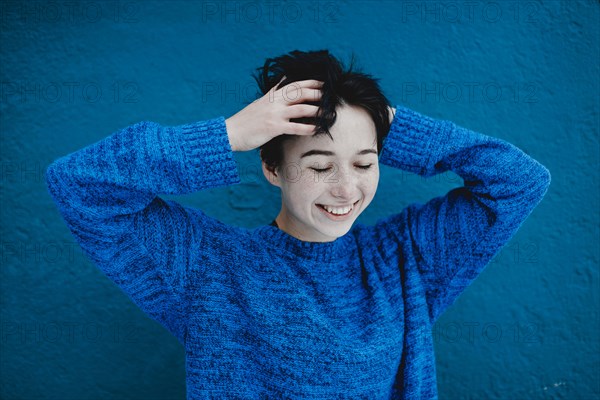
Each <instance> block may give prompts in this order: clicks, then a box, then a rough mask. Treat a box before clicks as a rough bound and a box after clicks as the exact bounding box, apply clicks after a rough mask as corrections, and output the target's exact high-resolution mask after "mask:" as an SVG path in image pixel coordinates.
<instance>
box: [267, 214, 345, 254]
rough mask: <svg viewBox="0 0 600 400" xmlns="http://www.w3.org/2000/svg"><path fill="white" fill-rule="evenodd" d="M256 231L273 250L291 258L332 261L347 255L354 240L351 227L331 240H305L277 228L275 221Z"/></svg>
mask: <svg viewBox="0 0 600 400" xmlns="http://www.w3.org/2000/svg"><path fill="white" fill-rule="evenodd" d="M257 233H258V234H259V236H260V237H261V238H262V239H263V240H264V241H265V242H266V244H267V245H268V246H269V247H271V248H272V249H274V250H280V251H282V253H285V254H283V255H288V256H291V257H292V258H304V259H311V260H317V261H332V260H335V259H336V258H341V257H342V256H343V255H346V256H347V255H348V253H349V249H350V248H351V245H352V243H353V241H354V237H353V234H352V229H351V230H350V231H348V232H347V233H346V234H345V235H344V236H341V237H339V238H337V239H336V240H334V241H332V242H305V241H303V240H300V239H298V238H296V237H294V236H292V235H290V234H288V233H287V232H285V231H283V230H281V229H279V228H278V227H277V223H276V222H275V221H273V222H271V223H270V224H269V225H265V226H261V227H259V228H257Z"/></svg>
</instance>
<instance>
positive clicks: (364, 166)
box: [311, 164, 373, 173]
mask: <svg viewBox="0 0 600 400" xmlns="http://www.w3.org/2000/svg"><path fill="white" fill-rule="evenodd" d="M372 165H373V164H369V165H357V166H356V167H357V168H360V169H363V170H367V169H369V168H371V166H372ZM311 169H312V170H313V171H316V172H318V173H323V172H327V171H329V170H331V167H329V168H321V169H320V168H311Z"/></svg>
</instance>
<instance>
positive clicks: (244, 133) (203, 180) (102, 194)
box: [46, 80, 322, 343]
mask: <svg viewBox="0 0 600 400" xmlns="http://www.w3.org/2000/svg"><path fill="white" fill-rule="evenodd" d="M290 85H293V89H296V90H299V91H300V93H298V94H297V95H295V96H292V97H291V98H292V100H289V99H288V97H286V96H285V94H286V93H287V94H288V96H289V89H290V87H289V86H290ZM290 85H286V86H284V87H283V88H279V89H277V88H276V87H274V88H272V89H271V91H270V92H269V93H267V94H265V95H264V96H263V97H262V98H260V99H257V100H255V101H254V102H252V103H251V104H249V105H247V106H246V107H245V108H243V109H242V110H241V111H239V112H238V113H236V114H235V115H234V116H232V117H230V118H228V119H227V120H225V119H224V118H223V117H219V118H215V119H211V120H207V121H200V122H196V123H193V124H187V125H181V126H177V127H162V126H160V125H159V124H157V123H154V122H140V123H137V124H135V125H132V126H129V127H127V128H125V129H122V130H120V131H117V132H115V133H113V134H112V135H110V136H109V137H107V138H105V139H103V140H101V141H99V142H98V143H95V144H93V145H91V146H88V147H85V148H83V149H81V150H78V151H76V152H74V153H71V154H69V155H67V156H65V157H62V158H59V159H58V160H56V161H54V162H53V163H52V164H51V165H50V166H49V167H48V169H47V170H46V182H47V186H48V190H49V192H50V194H51V196H52V198H53V199H54V201H55V203H56V204H57V206H58V209H59V211H60V213H61V215H62V216H63V218H64V220H65V221H66V223H67V225H68V227H69V229H70V230H71V232H72V234H73V235H74V236H75V238H76V239H77V241H78V243H79V244H80V245H81V247H82V248H83V249H84V251H85V252H86V253H87V254H88V256H89V257H90V258H91V259H92V260H93V261H94V262H95V263H96V265H97V266H98V267H99V268H100V269H101V270H102V271H104V273H105V274H106V275H107V276H108V277H109V278H110V279H111V280H112V281H113V282H115V283H116V284H117V285H118V286H119V287H121V289H123V290H124V291H125V292H126V293H127V294H128V296H129V297H130V298H131V299H132V300H133V301H134V302H135V303H136V304H137V305H138V306H139V307H140V308H141V309H142V310H144V311H145V312H146V313H147V314H149V315H150V316H151V317H152V318H153V319H155V320H157V321H158V322H160V323H161V324H162V325H163V326H165V327H166V328H167V329H169V331H171V333H173V334H174V335H175V336H176V337H177V338H178V339H179V340H180V341H181V342H182V343H183V341H184V335H185V325H184V321H185V320H186V319H185V317H184V314H185V310H186V300H185V295H184V289H185V285H186V277H187V274H188V270H187V268H188V267H189V266H190V251H191V249H196V250H198V249H199V250H200V251H202V249H203V248H204V247H203V241H205V240H209V238H210V237H211V236H210V235H211V232H212V231H214V229H211V228H212V226H214V223H215V222H216V220H214V219H212V218H210V217H208V216H207V215H205V214H204V213H203V212H202V211H201V210H198V209H191V208H186V207H183V206H181V205H179V204H178V203H176V202H173V201H165V200H163V199H161V198H160V197H158V195H159V194H174V195H177V194H187V193H192V192H195V191H199V190H202V189H208V188H212V187H217V186H226V185H231V184H236V183H239V182H240V177H239V175H238V171H237V167H236V164H235V161H234V158H233V153H232V151H234V150H235V151H246V150H251V149H253V148H256V147H258V146H261V145H262V144H264V143H266V142H267V141H269V140H271V139H272V138H273V137H275V136H277V135H280V134H282V133H284V132H286V133H290V134H298V135H308V134H312V132H313V131H314V126H313V125H309V124H298V123H292V122H290V118H303V117H314V115H315V114H316V112H317V109H318V107H316V106H313V105H308V104H303V103H304V102H306V101H309V100H315V99H319V98H320V96H321V92H320V89H319V88H320V87H321V86H322V82H319V81H315V80H306V81H300V82H294V83H293V84H290ZM198 267H199V268H201V267H202V266H193V268H198Z"/></svg>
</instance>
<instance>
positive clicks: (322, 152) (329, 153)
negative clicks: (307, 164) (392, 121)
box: [300, 149, 377, 158]
mask: <svg viewBox="0 0 600 400" xmlns="http://www.w3.org/2000/svg"><path fill="white" fill-rule="evenodd" d="M369 153H373V154H377V150H375V149H364V150H360V151H359V152H357V153H356V155H357V156H362V155H363V154H369ZM314 155H322V156H335V153H334V152H333V151H328V150H309V151H307V152H304V153H302V154H301V155H300V158H303V157H308V156H314Z"/></svg>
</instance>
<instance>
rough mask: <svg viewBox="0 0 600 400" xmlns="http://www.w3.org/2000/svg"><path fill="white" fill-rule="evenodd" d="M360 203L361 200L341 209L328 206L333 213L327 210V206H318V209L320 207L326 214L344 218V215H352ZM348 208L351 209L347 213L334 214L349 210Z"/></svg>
mask: <svg viewBox="0 0 600 400" xmlns="http://www.w3.org/2000/svg"><path fill="white" fill-rule="evenodd" d="M359 201H360V200H357V201H356V202H355V203H353V204H352V205H351V206H344V207H340V206H336V207H332V206H327V207H328V208H329V209H330V210H332V211H329V210H328V209H327V208H326V206H325V205H323V204H317V207H319V208H320V209H322V210H324V211H325V212H327V213H329V214H331V215H337V216H344V215H348V214H350V213H351V212H352V211H353V210H354V207H356V205H357V204H358V202H359ZM348 207H349V209H348V211H346V212H345V213H337V212H334V211H341V210H344V209H346V208H348Z"/></svg>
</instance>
